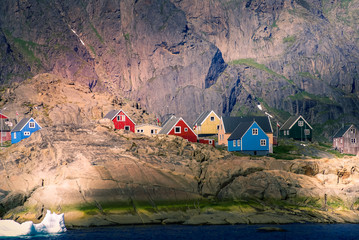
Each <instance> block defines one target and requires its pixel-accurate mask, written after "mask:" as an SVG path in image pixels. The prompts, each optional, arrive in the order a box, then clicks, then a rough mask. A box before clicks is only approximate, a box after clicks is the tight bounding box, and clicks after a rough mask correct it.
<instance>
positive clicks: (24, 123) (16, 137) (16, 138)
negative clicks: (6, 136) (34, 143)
mask: <svg viewBox="0 0 359 240" xmlns="http://www.w3.org/2000/svg"><path fill="white" fill-rule="evenodd" d="M40 129H41V127H40V125H39V124H38V123H37V122H36V121H35V120H34V119H33V118H23V119H22V120H21V121H20V122H19V123H18V124H17V125H16V126H15V127H14V128H13V129H12V130H11V143H12V144H14V143H18V142H20V141H21V140H23V139H25V138H28V137H30V136H31V134H32V133H34V132H36V131H37V130H40Z"/></svg>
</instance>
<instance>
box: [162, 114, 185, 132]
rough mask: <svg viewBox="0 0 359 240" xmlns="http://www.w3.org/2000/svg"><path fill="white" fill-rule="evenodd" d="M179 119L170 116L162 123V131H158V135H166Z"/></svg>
mask: <svg viewBox="0 0 359 240" xmlns="http://www.w3.org/2000/svg"><path fill="white" fill-rule="evenodd" d="M180 119H181V118H178V117H176V116H171V117H170V118H169V119H167V120H166V121H165V122H164V125H163V126H162V129H161V131H159V133H158V134H168V133H169V132H170V131H171V129H172V128H173V127H174V125H176V123H177V122H178V121H179V120H180Z"/></svg>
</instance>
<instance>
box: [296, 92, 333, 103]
mask: <svg viewBox="0 0 359 240" xmlns="http://www.w3.org/2000/svg"><path fill="white" fill-rule="evenodd" d="M289 99H291V100H292V101H293V100H305V99H307V100H314V101H317V102H320V103H323V104H328V105H337V104H336V103H335V102H334V101H333V100H331V99H330V98H328V97H323V96H318V95H314V94H311V93H308V92H306V91H302V92H299V93H297V94H295V95H292V96H289Z"/></svg>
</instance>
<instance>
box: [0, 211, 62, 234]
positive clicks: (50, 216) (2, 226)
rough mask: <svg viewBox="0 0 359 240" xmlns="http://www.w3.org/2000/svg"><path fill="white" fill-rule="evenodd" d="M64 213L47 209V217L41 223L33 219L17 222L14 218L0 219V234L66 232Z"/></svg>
mask: <svg viewBox="0 0 359 240" xmlns="http://www.w3.org/2000/svg"><path fill="white" fill-rule="evenodd" d="M66 231H67V229H66V227H65V220H64V214H63V213H62V214H56V213H51V211H50V210H47V212H46V216H45V218H44V219H43V220H42V222H41V223H39V224H34V223H33V222H32V221H27V222H24V223H21V224H20V223H17V222H15V221H13V220H0V236H6V237H10V236H21V235H36V234H47V233H61V232H66Z"/></svg>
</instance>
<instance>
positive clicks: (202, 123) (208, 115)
mask: <svg viewBox="0 0 359 240" xmlns="http://www.w3.org/2000/svg"><path fill="white" fill-rule="evenodd" d="M212 112H213V113H214V115H216V117H217V118H218V119H220V118H219V117H218V115H217V114H216V113H215V112H214V111H213V110H211V111H210V112H209V113H208V115H207V117H206V118H205V119H204V120H203V121H202V122H201V124H200V126H202V124H203V123H204V121H206V120H207V118H208V117H209V115H211V113H212ZM212 122H214V120H213V121H212Z"/></svg>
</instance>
